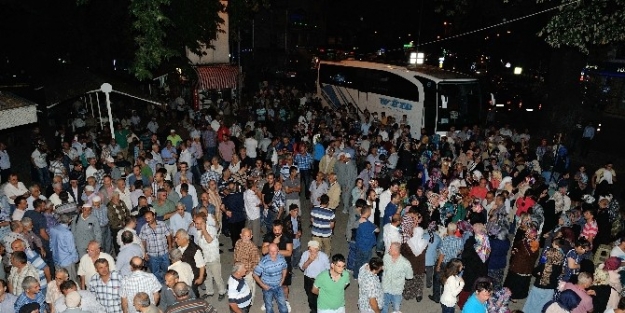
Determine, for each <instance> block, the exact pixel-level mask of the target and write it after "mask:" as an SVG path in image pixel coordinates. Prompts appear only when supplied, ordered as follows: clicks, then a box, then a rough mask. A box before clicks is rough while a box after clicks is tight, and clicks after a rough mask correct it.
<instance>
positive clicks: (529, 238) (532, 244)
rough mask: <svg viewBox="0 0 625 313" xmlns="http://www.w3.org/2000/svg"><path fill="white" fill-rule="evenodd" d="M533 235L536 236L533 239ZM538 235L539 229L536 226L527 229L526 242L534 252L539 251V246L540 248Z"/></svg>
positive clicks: (528, 247)
mask: <svg viewBox="0 0 625 313" xmlns="http://www.w3.org/2000/svg"><path fill="white" fill-rule="evenodd" d="M532 235H533V237H534V238H533V239H532ZM537 235H538V231H536V229H535V228H532V227H530V228H528V229H527V231H525V244H526V245H527V249H528V250H529V251H531V252H532V253H534V252H536V251H538V248H540V243H539V242H538V240H537V239H536V236H537Z"/></svg>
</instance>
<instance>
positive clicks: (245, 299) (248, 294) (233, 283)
mask: <svg viewBox="0 0 625 313" xmlns="http://www.w3.org/2000/svg"><path fill="white" fill-rule="evenodd" d="M228 302H230V303H235V304H236V305H237V307H239V308H246V307H248V306H250V304H251V303H252V290H251V289H250V286H248V285H247V283H246V282H245V278H241V279H237V278H236V277H234V276H232V275H230V278H228Z"/></svg>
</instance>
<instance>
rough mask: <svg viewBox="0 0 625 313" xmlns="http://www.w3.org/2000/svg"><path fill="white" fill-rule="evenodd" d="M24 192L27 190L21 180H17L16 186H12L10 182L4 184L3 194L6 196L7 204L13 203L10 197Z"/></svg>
mask: <svg viewBox="0 0 625 313" xmlns="http://www.w3.org/2000/svg"><path fill="white" fill-rule="evenodd" d="M26 192H28V189H27V188H26V186H24V183H22V182H18V183H17V187H15V186H13V185H12V184H10V183H7V184H5V185H4V195H5V196H7V200H9V204H15V201H13V199H11V197H17V196H21V195H23V194H25V193H26Z"/></svg>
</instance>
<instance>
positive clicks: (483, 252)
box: [473, 223, 491, 262]
mask: <svg viewBox="0 0 625 313" xmlns="http://www.w3.org/2000/svg"><path fill="white" fill-rule="evenodd" d="M473 231H474V232H475V235H474V236H475V245H473V248H474V249H475V252H477V255H478V256H479V257H480V259H481V260H482V262H486V260H488V257H489V256H490V251H491V249H490V240H489V239H488V234H486V228H485V227H484V225H483V224H480V223H477V224H475V225H473Z"/></svg>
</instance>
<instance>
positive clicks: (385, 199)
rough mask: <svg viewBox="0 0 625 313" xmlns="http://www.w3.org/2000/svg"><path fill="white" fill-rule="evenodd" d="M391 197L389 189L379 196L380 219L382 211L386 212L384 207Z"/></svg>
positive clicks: (382, 214) (382, 215)
mask: <svg viewBox="0 0 625 313" xmlns="http://www.w3.org/2000/svg"><path fill="white" fill-rule="evenodd" d="M391 196H392V192H391V190H390V189H386V190H384V191H383V192H382V193H381V194H380V217H384V210H386V205H387V204H389V203H390V202H391Z"/></svg>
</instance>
